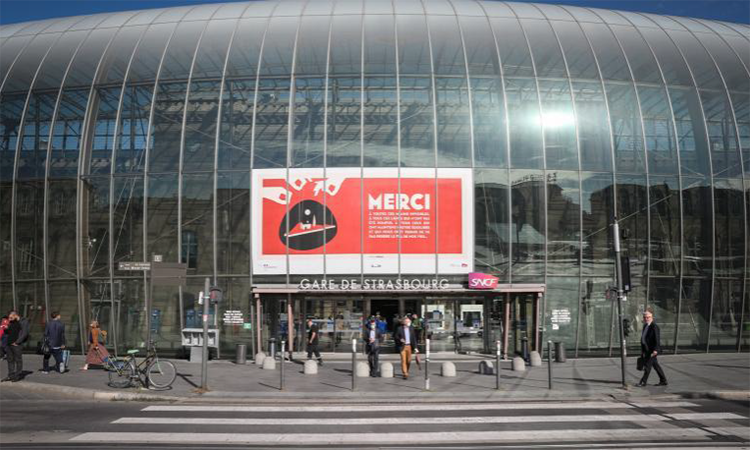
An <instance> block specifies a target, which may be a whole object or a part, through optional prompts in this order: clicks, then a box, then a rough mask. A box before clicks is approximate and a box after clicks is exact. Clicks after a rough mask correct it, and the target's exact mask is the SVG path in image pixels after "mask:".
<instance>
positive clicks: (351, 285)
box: [298, 272, 498, 291]
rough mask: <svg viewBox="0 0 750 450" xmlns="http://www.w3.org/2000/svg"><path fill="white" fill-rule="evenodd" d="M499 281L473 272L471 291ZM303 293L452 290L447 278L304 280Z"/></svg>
mask: <svg viewBox="0 0 750 450" xmlns="http://www.w3.org/2000/svg"><path fill="white" fill-rule="evenodd" d="M497 282H498V279H497V277H494V276H492V275H489V274H486V273H479V272H472V273H470V274H469V281H468V286H469V289H476V290H492V289H495V288H496V287H497ZM298 288H299V290H301V291H327V290H331V291H359V290H362V291H393V290H396V291H400V290H405V291H408V290H415V291H440V290H446V289H450V288H451V285H450V284H449V283H448V280H447V279H445V278H426V279H421V278H415V279H397V280H384V279H381V278H365V279H364V280H362V281H360V280H358V279H349V280H347V279H343V280H310V279H307V278H305V279H302V280H301V281H300V283H299V286H298Z"/></svg>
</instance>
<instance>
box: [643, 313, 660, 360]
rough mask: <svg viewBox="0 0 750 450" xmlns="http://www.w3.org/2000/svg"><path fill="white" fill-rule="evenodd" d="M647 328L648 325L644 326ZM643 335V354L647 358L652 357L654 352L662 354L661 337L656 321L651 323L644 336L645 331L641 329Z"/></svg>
mask: <svg viewBox="0 0 750 450" xmlns="http://www.w3.org/2000/svg"><path fill="white" fill-rule="evenodd" d="M645 326H646V325H645V324H644V327H645ZM641 335H642V337H641V352H642V353H644V354H645V355H646V356H650V355H651V353H653V352H654V351H656V352H657V353H661V336H660V334H659V326H658V325H657V324H656V322H655V321H654V322H651V325H649V326H648V329H647V330H646V334H645V335H643V329H641ZM644 341H645V343H644Z"/></svg>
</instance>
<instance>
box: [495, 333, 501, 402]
mask: <svg viewBox="0 0 750 450" xmlns="http://www.w3.org/2000/svg"><path fill="white" fill-rule="evenodd" d="M496 344H497V350H496V352H495V353H496V355H495V389H497V390H500V356H501V355H500V353H501V352H500V341H496Z"/></svg>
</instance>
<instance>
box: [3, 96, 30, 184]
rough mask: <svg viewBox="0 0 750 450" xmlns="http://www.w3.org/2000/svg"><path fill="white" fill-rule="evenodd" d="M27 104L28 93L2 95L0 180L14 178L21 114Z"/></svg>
mask: <svg viewBox="0 0 750 450" xmlns="http://www.w3.org/2000/svg"><path fill="white" fill-rule="evenodd" d="M25 105H26V94H23V93H22V94H11V95H5V94H4V95H2V96H0V180H2V181H11V180H13V170H14V169H13V166H14V164H15V156H16V146H17V145H18V133H19V131H20V129H19V127H20V125H21V115H22V114H23V108H24V106H25Z"/></svg>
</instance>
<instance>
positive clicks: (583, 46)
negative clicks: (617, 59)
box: [550, 21, 617, 80]
mask: <svg viewBox="0 0 750 450" xmlns="http://www.w3.org/2000/svg"><path fill="white" fill-rule="evenodd" d="M550 24H551V25H552V27H553V28H554V30H555V32H556V33H557V37H558V38H559V39H560V44H561V45H562V48H563V52H564V53H565V61H566V62H567V64H568V73H569V74H570V78H589V79H595V80H596V79H599V70H598V69H597V68H596V61H595V60H594V55H593V54H592V53H591V47H590V46H589V43H588V41H587V40H586V36H584V35H583V31H581V27H580V26H579V25H578V24H577V23H575V22H557V21H552V22H550ZM615 55H617V53H615ZM610 59H611V58H610ZM607 62H608V61H607Z"/></svg>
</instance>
